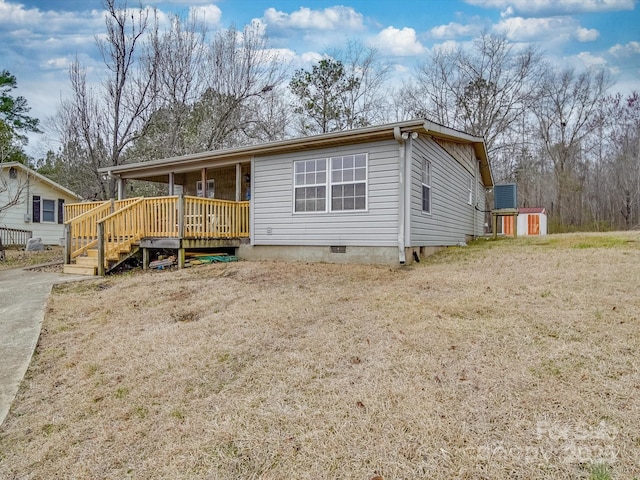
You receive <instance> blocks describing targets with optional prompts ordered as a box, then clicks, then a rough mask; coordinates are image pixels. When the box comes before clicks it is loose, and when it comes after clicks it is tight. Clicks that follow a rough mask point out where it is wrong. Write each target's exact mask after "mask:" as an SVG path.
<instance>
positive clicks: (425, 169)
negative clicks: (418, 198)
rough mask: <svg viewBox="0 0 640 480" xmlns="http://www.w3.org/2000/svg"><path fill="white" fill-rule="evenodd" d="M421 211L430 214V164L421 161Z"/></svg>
mask: <svg viewBox="0 0 640 480" xmlns="http://www.w3.org/2000/svg"><path fill="white" fill-rule="evenodd" d="M422 211H423V212H424V213H431V162H429V161H428V160H423V161H422Z"/></svg>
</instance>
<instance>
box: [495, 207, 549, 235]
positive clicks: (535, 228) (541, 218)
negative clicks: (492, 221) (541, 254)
mask: <svg viewBox="0 0 640 480" xmlns="http://www.w3.org/2000/svg"><path fill="white" fill-rule="evenodd" d="M515 218H517V219H518V220H517V221H518V223H517V226H518V236H520V235H546V234H547V210H546V209H545V208H544V207H523V208H518V215H517V217H515ZM513 227H514V217H513V216H508V217H502V233H503V234H504V235H509V236H513V233H514V232H513Z"/></svg>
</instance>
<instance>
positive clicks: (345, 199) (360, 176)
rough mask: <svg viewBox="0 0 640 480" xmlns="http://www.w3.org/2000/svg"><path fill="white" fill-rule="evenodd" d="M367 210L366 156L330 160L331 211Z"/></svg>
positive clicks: (347, 156) (348, 156)
mask: <svg viewBox="0 0 640 480" xmlns="http://www.w3.org/2000/svg"><path fill="white" fill-rule="evenodd" d="M366 208H367V156H366V155H365V154H358V155H345V156H344V157H332V158H331V211H333V212H335V211H341V210H365V209H366Z"/></svg>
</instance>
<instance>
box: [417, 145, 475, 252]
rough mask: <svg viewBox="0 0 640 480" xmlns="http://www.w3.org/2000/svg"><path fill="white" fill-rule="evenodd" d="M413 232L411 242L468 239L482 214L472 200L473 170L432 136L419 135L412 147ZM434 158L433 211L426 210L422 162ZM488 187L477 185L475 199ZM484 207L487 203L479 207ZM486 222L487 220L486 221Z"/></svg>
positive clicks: (435, 243)
mask: <svg viewBox="0 0 640 480" xmlns="http://www.w3.org/2000/svg"><path fill="white" fill-rule="evenodd" d="M411 152H412V153H411V157H412V161H411V224H410V225H411V227H410V228H411V232H410V243H411V245H410V246H413V247H417V246H442V245H455V244H457V243H459V242H464V241H465V238H466V235H474V234H476V235H478V234H480V233H481V232H482V231H481V230H475V229H474V227H476V228H477V225H478V223H479V218H480V217H481V216H482V215H481V214H476V213H475V208H474V205H473V204H472V205H469V203H468V192H469V181H470V179H472V178H473V173H472V172H470V171H469V169H468V168H465V166H463V165H461V164H460V163H459V162H458V161H457V160H455V159H454V158H453V157H452V156H451V155H449V153H447V152H446V151H445V150H444V149H443V148H442V147H440V146H439V145H438V144H437V143H436V142H434V141H433V140H432V139H431V138H427V137H423V136H421V137H419V138H418V139H416V140H414V141H413V143H412V150H411ZM424 158H426V159H427V160H429V161H430V162H431V214H426V213H423V212H422V163H423V159H424ZM476 192H478V193H480V192H482V198H483V201H482V204H484V191H483V190H482V191H481V190H477V191H476V189H474V192H473V195H474V198H473V200H474V203H475V201H477V200H478V198H479V197H480V195H476ZM479 208H481V209H482V210H484V207H479ZM483 223H484V222H483Z"/></svg>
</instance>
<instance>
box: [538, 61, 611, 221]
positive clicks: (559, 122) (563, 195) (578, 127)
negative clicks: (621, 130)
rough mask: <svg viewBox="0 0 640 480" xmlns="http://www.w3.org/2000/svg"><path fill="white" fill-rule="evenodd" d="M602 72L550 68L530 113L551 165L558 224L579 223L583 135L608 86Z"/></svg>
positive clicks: (594, 125)
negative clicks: (533, 114)
mask: <svg viewBox="0 0 640 480" xmlns="http://www.w3.org/2000/svg"><path fill="white" fill-rule="evenodd" d="M608 84H609V81H608V77H607V75H606V73H605V72H604V71H602V70H601V71H587V72H583V73H576V72H575V71H574V70H570V69H567V70H563V71H553V70H550V71H548V72H547V74H546V75H545V77H544V82H543V84H542V86H541V88H540V89H539V90H538V92H539V93H538V100H537V101H536V103H535V105H534V109H533V110H534V112H535V115H536V118H537V121H538V134H539V136H540V139H541V141H542V142H543V145H544V148H545V151H546V153H547V155H548V157H549V158H550V160H551V162H552V164H553V171H554V177H555V181H556V198H555V204H554V205H553V209H552V213H553V214H554V215H555V216H556V218H557V220H558V222H559V223H560V225H566V224H567V223H569V224H580V223H581V218H580V215H581V213H582V205H574V208H572V209H571V211H569V209H568V207H569V203H570V202H572V201H576V200H578V201H579V200H580V199H581V193H582V189H583V186H584V180H585V177H584V175H585V173H586V168H585V160H586V159H585V155H586V153H587V152H586V151H585V148H586V145H587V143H586V140H587V137H588V136H589V135H590V134H592V133H593V132H594V131H597V123H596V122H594V120H595V119H596V114H597V107H598V104H599V102H600V101H601V99H602V98H603V97H604V96H605V94H606V91H607V88H608Z"/></svg>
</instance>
